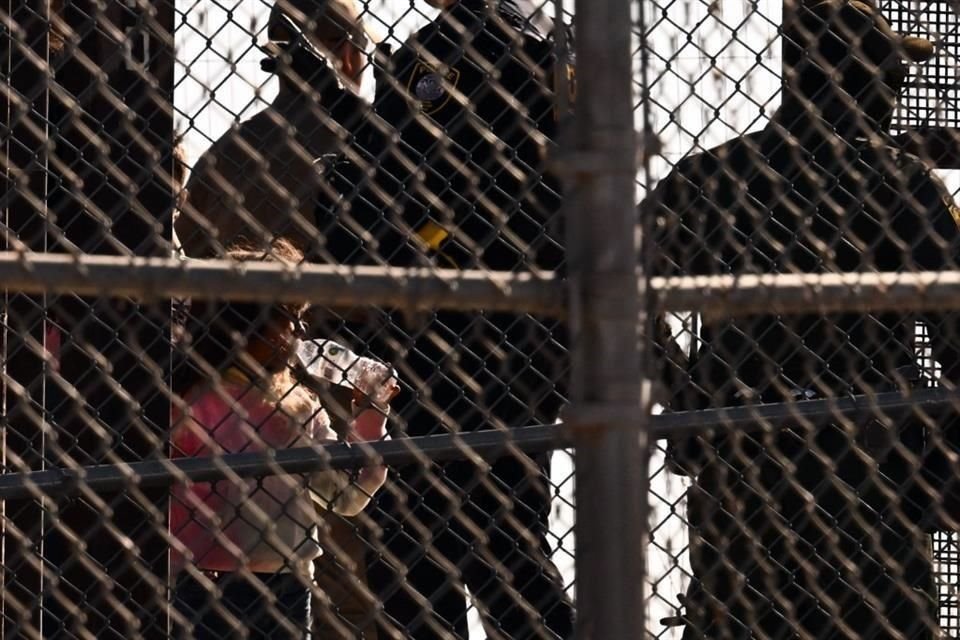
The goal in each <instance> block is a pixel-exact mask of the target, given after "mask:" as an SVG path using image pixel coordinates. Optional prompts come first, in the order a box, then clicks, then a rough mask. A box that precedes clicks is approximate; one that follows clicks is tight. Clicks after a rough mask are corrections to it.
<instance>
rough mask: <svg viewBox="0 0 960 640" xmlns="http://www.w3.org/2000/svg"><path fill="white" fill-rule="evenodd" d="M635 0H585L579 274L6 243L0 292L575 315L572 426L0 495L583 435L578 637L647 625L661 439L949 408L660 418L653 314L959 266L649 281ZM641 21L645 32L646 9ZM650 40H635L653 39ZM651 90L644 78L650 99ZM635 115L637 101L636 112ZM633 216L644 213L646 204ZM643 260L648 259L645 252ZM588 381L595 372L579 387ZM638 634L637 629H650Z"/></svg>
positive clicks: (826, 290) (871, 285)
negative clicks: (652, 451)
mask: <svg viewBox="0 0 960 640" xmlns="http://www.w3.org/2000/svg"><path fill="white" fill-rule="evenodd" d="M634 6H635V5H634V3H632V2H627V1H626V0H606V1H599V0H578V1H577V5H576V20H577V24H576V26H577V42H576V47H577V57H578V59H580V60H589V61H590V65H591V69H590V71H591V72H590V73H586V74H581V76H580V79H579V97H578V102H577V110H576V115H575V119H574V122H575V133H574V135H573V137H572V140H573V141H574V143H573V146H572V148H569V149H565V150H564V152H565V155H564V157H563V159H562V160H563V167H564V172H565V175H566V179H567V180H566V186H567V189H568V192H569V193H570V194H571V195H570V196H569V197H568V203H567V205H566V213H567V217H568V220H569V221H570V224H569V226H570V229H569V231H568V252H569V256H570V259H569V269H568V272H567V280H566V282H564V281H563V280H561V279H560V278H559V277H558V276H556V275H555V274H552V273H542V274H536V275H519V274H507V273H496V272H488V271H447V270H425V269H397V268H388V267H369V268H344V267H324V266H319V265H304V266H301V267H297V268H289V267H284V266H283V265H277V264H268V263H264V264H254V265H246V266H245V267H244V268H243V269H240V268H238V267H237V266H236V265H234V264H231V263H228V262H224V261H189V262H184V261H181V260H177V259H173V258H170V259H163V258H143V257H115V256H97V255H64V254H59V255H58V254H30V253H28V252H22V251H21V252H15V251H11V252H2V253H0V287H3V288H4V289H6V290H9V291H18V292H23V293H32V294H47V293H50V294H53V293H73V294H77V295H91V296H99V295H102V296H131V297H135V298H138V299H151V300H156V299H165V298H170V297H178V296H182V297H187V296H189V297H218V298H227V299H236V300H247V301H268V300H269V301H288V300H289V301H292V300H303V299H310V300H316V301H323V304H324V305H325V306H329V307H337V306H355V305H357V304H373V305H385V306H393V307H397V308H400V309H430V308H438V307H442V308H448V309H487V310H523V311H528V312H531V313H533V312H536V313H540V314H544V315H551V316H559V317H567V318H568V320H569V322H570V324H571V327H572V328H573V337H574V344H575V345H576V346H575V353H574V358H573V363H574V365H573V378H574V385H573V398H572V403H571V407H570V410H569V412H568V414H567V416H566V420H565V423H564V424H563V425H544V426H534V427H528V428H526V429H520V430H517V431H516V432H515V433H507V432H486V433H482V434H467V435H463V436H436V437H432V438H418V439H416V441H414V442H400V441H397V442H392V443H383V444H376V445H372V446H365V447H352V448H351V447H347V446H346V445H342V446H339V447H334V448H330V449H328V450H326V451H323V452H318V451H315V450H312V449H308V450H288V451H284V452H279V453H277V454H275V455H270V456H264V455H252V454H251V455H234V456H223V457H221V458H216V459H206V460H204V459H200V460H180V461H176V462H173V461H169V460H168V461H147V462H142V463H133V464H128V465H106V466H103V467H78V468H75V469H53V470H45V471H39V472H23V473H13V474H5V475H3V476H0V498H14V497H29V496H34V497H38V498H39V497H41V496H44V495H50V494H52V493H70V492H71V491H74V490H76V487H77V486H78V484H79V483H85V484H86V485H88V486H89V487H90V488H91V489H96V488H102V489H117V488H120V487H122V486H124V485H127V484H136V485H142V486H162V485H166V484H169V483H170V482H171V481H173V480H175V479H181V478H191V479H194V480H201V479H204V478H211V477H218V475H219V474H222V469H223V468H225V467H230V468H231V469H232V470H233V471H234V472H236V473H239V474H241V475H244V474H249V475H256V474H258V473H259V474H262V473H269V472H271V471H275V470H278V469H282V470H283V471H287V472H290V471H304V470H308V469H311V470H312V469H318V468H327V467H330V466H349V465H353V464H356V463H357V462H359V461H362V460H365V459H367V458H369V457H371V456H373V457H379V458H381V459H383V460H385V461H386V462H388V463H389V462H400V461H407V460H409V459H411V458H414V457H416V456H419V455H422V456H426V457H429V458H432V459H443V457H444V456H449V455H455V454H456V452H457V451H459V449H458V448H457V447H456V442H455V441H457V440H460V441H462V442H466V443H469V445H470V447H471V449H472V450H473V451H475V452H476V453H477V455H479V456H481V457H482V456H491V457H492V456H496V455H498V454H499V453H501V452H502V451H503V450H504V449H505V448H507V447H517V448H519V449H522V450H526V451H539V450H548V449H555V448H560V447H565V446H569V445H571V444H572V445H573V447H574V448H575V454H576V458H575V460H576V468H577V475H576V492H577V495H578V496H579V497H580V499H579V500H578V517H577V519H576V535H577V540H578V549H577V558H576V567H577V605H578V622H577V624H578V637H582V638H610V639H613V638H634V637H637V632H638V631H637V630H638V629H639V630H643V629H645V628H646V627H645V620H644V611H645V606H644V584H645V581H644V576H645V573H644V560H643V557H644V547H645V544H644V542H643V541H645V540H646V535H647V531H646V530H647V523H646V506H647V505H646V499H645V496H646V495H647V483H648V478H647V475H648V474H647V459H648V445H649V444H650V443H651V442H652V441H653V440H655V439H656V438H657V437H663V436H664V435H667V434H677V433H691V432H702V431H705V430H708V429H714V428H744V427H745V426H746V425H747V424H750V423H757V422H758V421H762V422H763V423H765V424H771V423H777V422H778V421H779V422H783V421H786V420H790V419H794V418H797V417H798V416H803V417H804V418H807V419H814V418H816V417H818V416H819V417H833V416H837V415H841V414H849V413H856V412H858V411H861V412H862V411H876V410H878V409H879V410H883V411H896V410H913V409H916V408H917V407H918V406H921V405H923V406H924V410H927V409H928V408H936V407H947V406H956V405H957V404H958V401H960V396H958V395H957V394H956V393H953V392H945V391H940V390H930V391H919V392H916V393H915V394H913V395H911V396H910V397H905V396H902V395H900V394H893V393H891V394H877V395H876V396H871V397H869V398H867V397H863V398H855V399H848V400H821V401H809V402H801V403H796V404H793V405H790V406H786V405H784V406H777V405H773V406H771V407H765V408H764V409H763V410H762V411H761V410H758V409H756V408H744V409H742V410H740V411H739V412H738V411H737V410H716V411H707V412H689V413H687V414H684V413H678V414H673V415H669V416H654V417H651V416H650V411H651V406H652V398H651V388H650V385H649V384H648V383H647V382H646V381H644V380H643V372H644V370H645V368H644V365H645V361H644V352H645V342H646V340H647V337H646V333H645V331H644V329H645V326H646V322H647V315H646V310H649V309H652V308H653V305H656V307H657V308H658V309H665V310H684V311H699V312H702V313H723V312H726V313H729V312H731V311H732V310H736V312H737V313H742V314H750V313H755V312H760V311H769V310H770V309H774V310H776V311H777V312H779V313H785V314H786V313H791V312H797V311H801V310H802V311H809V310H810V309H811V308H816V309H818V310H822V311H824V312H829V311H839V310H845V311H846V310H862V309H914V310H920V309H941V310H942V309H951V310H958V309H960V272H958V271H953V272H939V273H920V272H918V273H906V274H836V275H801V274H798V275H783V276H745V277H734V276H716V277H710V278H648V277H647V276H646V274H645V273H644V270H643V269H642V267H641V266H640V263H638V261H637V255H638V250H639V249H640V246H639V245H640V241H641V239H640V238H639V237H638V234H637V233H636V227H637V223H638V218H637V215H638V212H637V210H636V208H635V207H634V205H633V201H634V195H635V175H636V171H637V168H638V167H637V166H636V164H637V147H638V145H637V140H636V138H635V136H634V128H635V114H634V111H633V105H634V101H633V99H634V96H633V91H634V84H633V81H632V75H633V65H632V51H633V50H634V48H633V46H632V42H631V39H632V37H633V35H632V28H633V25H634V24H635V20H636V19H637V16H635V15H632V12H631V9H632V8H633V7H634ZM639 21H640V31H641V32H643V31H644V30H645V27H644V20H643V15H642V12H641V13H640V16H639ZM643 46H644V45H643V44H641V48H643ZM643 90H644V87H643V86H641V92H642V91H643ZM642 108H643V107H642ZM640 216H641V220H642V219H643V212H642V211H641V212H640ZM641 262H642V261H641ZM586 381H590V384H587V382H586ZM641 633H643V632H642V631H641Z"/></svg>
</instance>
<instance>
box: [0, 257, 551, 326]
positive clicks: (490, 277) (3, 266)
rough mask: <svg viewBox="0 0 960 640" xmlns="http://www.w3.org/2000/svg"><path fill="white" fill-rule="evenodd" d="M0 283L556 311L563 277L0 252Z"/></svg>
mask: <svg viewBox="0 0 960 640" xmlns="http://www.w3.org/2000/svg"><path fill="white" fill-rule="evenodd" d="M0 288H4V289H8V290H12V291H19V292H22V293H32V294H41V293H67V294H75V295H81V296H100V295H105V296H130V297H134V298H140V299H146V300H150V299H153V300H157V299H165V298H212V299H222V300H235V301H244V302H310V303H313V304H318V305H323V306H325V307H331V308H353V307H357V306H364V305H365V306H371V305H372V306H380V307H392V308H396V309H403V310H415V311H418V310H432V309H461V310H467V309H487V310H491V311H518V310H522V311H528V312H532V313H539V314H544V315H548V316H550V315H552V316H558V315H562V314H563V312H564V296H565V294H564V284H563V283H562V282H560V281H558V280H556V279H555V278H554V277H553V273H552V272H545V273H544V274H543V275H534V274H531V273H509V272H498V271H459V270H455V269H431V268H401V267H372V266H371V267H367V266H360V267H345V266H337V265H318V264H302V265H298V266H289V265H285V264H281V263H277V262H243V263H237V262H234V261H229V260H180V259H177V258H138V257H124V256H103V255H84V256H71V255H66V254H49V253H44V254H33V253H18V252H0Z"/></svg>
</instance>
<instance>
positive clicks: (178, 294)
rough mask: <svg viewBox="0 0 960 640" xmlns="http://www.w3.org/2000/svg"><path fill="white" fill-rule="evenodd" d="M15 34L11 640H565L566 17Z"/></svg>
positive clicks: (182, 20)
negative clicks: (48, 280)
mask: <svg viewBox="0 0 960 640" xmlns="http://www.w3.org/2000/svg"><path fill="white" fill-rule="evenodd" d="M434 4H440V3H434ZM3 15H4V18H5V23H4V24H5V26H6V27H7V30H6V31H5V33H4V38H5V44H6V45H7V50H8V51H9V53H10V55H8V56H5V58H4V59H5V61H6V64H7V69H6V70H7V71H8V72H9V73H7V74H6V77H7V78H8V81H7V83H6V92H5V99H6V101H7V102H6V103H5V104H6V106H7V109H6V110H5V111H4V112H5V114H6V116H5V117H6V120H5V125H6V128H5V129H4V143H5V145H6V153H5V156H4V158H5V160H6V164H5V178H6V180H7V187H8V189H7V190H6V194H7V196H6V198H5V205H4V206H5V209H4V211H5V216H6V218H5V225H6V226H5V229H6V232H7V233H6V236H5V240H6V243H7V244H6V247H5V248H7V249H11V250H16V251H21V252H23V253H22V256H23V261H24V262H23V264H26V265H28V266H27V267H26V272H27V273H29V275H28V276H27V277H28V278H32V277H35V276H36V275H38V274H39V273H40V271H42V270H43V269H44V268H47V267H49V268H50V269H51V271H50V272H48V273H50V274H51V275H52V276H53V278H54V279H55V280H58V279H59V280H60V282H61V284H62V282H63V280H62V278H67V279H69V278H71V277H72V276H70V275H67V274H68V273H70V274H73V275H75V276H77V277H79V278H80V279H82V280H84V281H85V284H84V283H79V282H75V286H60V285H55V286H54V288H53V289H52V290H50V291H51V293H50V294H49V295H46V296H41V297H32V296H28V295H26V294H24V293H20V292H19V289H18V287H17V284H16V283H11V281H9V280H8V281H6V282H5V283H6V284H8V285H10V290H9V291H10V292H9V299H8V302H7V305H6V306H5V311H6V315H5V325H4V328H5V342H4V345H5V365H6V367H5V377H4V390H5V401H6V405H5V406H6V411H5V422H4V426H5V432H4V433H5V449H4V451H5V467H4V472H5V475H4V476H3V478H4V482H6V484H5V485H4V487H5V489H4V490H5V491H6V493H4V498H5V503H4V534H5V538H4V540H5V545H4V556H3V561H2V562H3V567H4V580H5V583H4V586H5V589H4V593H5V595H4V601H3V602H4V604H3V612H4V622H5V625H6V628H5V631H6V632H7V633H9V634H10V635H11V637H13V636H19V635H24V636H33V637H59V636H68V637H72V636H77V637H118V636H128V637H133V636H137V637H139V636H148V637H168V636H170V637H211V636H212V637H234V636H237V637H302V636H304V634H306V633H307V632H308V631H310V630H311V629H312V630H313V631H314V632H315V633H316V634H317V635H318V636H319V637H345V638H346V637H367V638H375V637H418V638H430V637H452V636H453V637H470V636H471V635H473V636H474V637H479V636H480V634H486V635H488V636H490V637H509V638H526V637H529V638H534V637H558V636H559V637H570V636H572V633H573V604H572V581H573V576H572V570H571V569H570V568H569V565H570V558H571V554H572V552H573V546H572V544H573V541H572V532H571V529H572V516H571V514H570V512H569V505H570V500H571V498H570V494H571V491H572V490H571V484H572V479H571V478H572V465H571V463H570V461H569V455H566V456H564V458H565V460H564V462H565V464H563V465H562V467H561V468H559V469H558V470H557V472H556V474H551V467H550V459H551V453H552V451H553V450H554V449H557V448H559V447H562V446H564V445H567V444H568V439H567V438H566V437H565V436H564V435H563V434H562V433H561V431H560V427H559V426H557V425H556V424H555V423H556V422H557V420H558V419H559V417H560V412H561V409H562V408H563V406H564V405H565V403H566V401H567V396H568V392H567V379H568V376H569V367H570V364H569V361H570V358H569V355H568V348H569V337H568V330H567V326H566V324H565V321H564V315H565V312H564V308H563V304H562V299H561V296H560V295H558V292H559V291H562V284H561V283H560V282H559V281H558V280H557V279H556V278H555V277H554V272H556V271H559V270H561V268H562V266H563V262H564V253H565V250H564V247H565V245H566V242H565V238H564V226H563V225H562V224H561V220H560V207H561V195H560V194H561V192H562V190H561V184H560V179H559V177H558V176H557V175H556V174H555V172H554V171H552V170H551V168H550V167H549V166H548V163H549V162H552V161H553V160H554V159H555V157H556V155H557V144H558V143H557V141H558V139H559V137H560V133H561V130H562V129H563V128H564V127H565V126H566V125H567V123H568V121H569V114H570V103H571V99H572V97H573V89H574V81H575V76H574V73H573V67H572V61H573V56H572V53H570V52H571V51H572V47H573V46H574V41H573V38H572V34H573V30H572V24H571V15H570V14H569V13H568V12H565V11H564V10H563V8H562V7H554V6H553V5H544V6H538V5H536V4H534V3H526V2H523V3H512V2H504V3H500V4H494V3H485V2H467V1H464V2H458V3H452V4H451V6H447V7H445V8H443V10H442V11H438V8H437V7H431V6H429V4H427V3H419V2H418V3H412V2H410V3H406V6H405V7H404V6H398V5H397V4H396V3H389V4H388V3H380V4H376V3H371V4H369V5H368V4H366V3H360V2H352V1H347V0H339V1H337V2H314V1H306V0H290V1H285V2H284V1H282V2H279V3H276V4H272V3H263V2H260V1H259V0H257V1H254V2H242V3H236V4H231V5H229V6H228V5H224V4H222V3H216V2H199V3H177V4H176V5H175V4H174V3H173V2H164V3H160V4H159V5H158V4H157V3H139V2H124V3H120V2H117V3H113V2H110V3H105V4H104V3H85V2H82V1H79V0H78V1H68V2H51V3H40V5H38V6H21V5H14V4H8V6H5V7H4V14H3ZM188 169H189V171H188ZM111 255H114V256H119V257H120V258H121V260H120V261H117V260H110V259H109V256H111ZM61 257H62V258H63V260H64V261H63V262H58V260H60V259H61ZM138 257H139V258H143V259H142V260H139V261H137V260H135V259H134V258H138ZM151 259H152V261H151ZM200 259H218V260H220V261H221V262H216V263H212V265H211V264H209V263H204V264H205V265H206V266H204V265H203V264H201V263H200V262H198V261H199V260H200ZM223 261H225V262H223ZM11 264H13V263H11ZM208 268H209V269H210V270H211V271H210V272H209V273H210V276H209V277H208V276H205V275H204V273H205V272H204V269H208ZM98 269H103V271H102V272H101V271H98ZM118 270H119V271H118ZM151 270H155V271H151ZM294 272H295V273H296V275H293V274H294ZM95 273H102V274H103V280H99V284H97V285H94V286H91V284H90V280H89V279H90V278H91V277H92V278H94V279H99V276H96V275H94V274H95ZM120 273H123V274H124V277H121V278H118V275H120ZM149 273H154V274H155V275H154V276H150V275H149ZM136 274H140V275H143V276H144V278H145V279H140V278H139V276H138V275H136ZM231 274H232V275H233V276H236V277H238V278H240V280H238V281H237V284H238V286H237V288H235V289H234V290H233V291H226V290H224V289H223V286H225V285H226V281H227V280H229V277H230V276H231ZM257 274H259V276H258V275H257ZM311 274H312V275H313V276H315V284H316V285H317V286H320V287H321V288H323V287H324V286H328V287H329V286H331V285H333V286H332V288H331V289H328V290H336V291H340V293H339V294H335V297H325V296H324V295H323V294H319V293H317V292H319V291H320V289H316V288H315V289H313V293H310V292H309V290H310V287H311V285H309V283H308V280H309V279H310V276H311ZM365 276H370V277H369V278H367V279H366V280H364V277H365ZM411 276H413V277H414V278H415V281H414V282H411V281H410V280H409V278H410V277H411ZM218 277H219V279H218ZM258 277H259V278H260V282H261V284H260V292H259V293H257V292H256V290H257V286H258V285H256V284H255V282H256V280H257V278H258ZM354 277H359V278H360V280H359V281H358V285H357V286H359V287H361V288H363V287H364V286H370V285H373V286H374V287H375V288H377V287H379V291H380V293H379V294H378V293H373V294H372V295H373V297H372V298H368V297H367V296H365V295H364V294H361V293H360V289H356V288H354V289H353V290H352V291H351V284H350V280H351V279H352V278H354ZM291 278H293V279H296V280H297V281H298V282H299V283H302V284H303V287H301V288H299V289H298V288H297V287H291V286H289V285H290V283H291ZM177 280H180V283H181V284H184V282H185V280H186V281H191V282H192V284H190V285H189V286H185V287H183V286H177V285H175V284H174V285H173V286H171V283H174V282H176V281H177ZM204 281H206V284H204ZM284 282H286V283H287V286H288V289H287V290H286V292H283V291H281V289H282V288H283V285H282V283H284ZM362 282H366V283H367V285H363V284H360V283H362ZM418 282H419V283H420V285H421V286H418V285H417V283H418ZM121 283H122V284H121ZM323 283H326V285H324V284H323ZM376 283H380V284H379V285H377V284H376ZM21 284H22V283H21ZM556 285H560V287H561V288H560V289H558V288H557V286H556ZM116 286H121V287H123V291H120V290H118V289H117V288H115V287H116ZM226 286H227V287H228V288H229V285H226ZM272 287H273V289H272ZM275 287H280V289H276V288H275ZM431 287H432V288H433V291H434V293H433V294H430V293H429V290H430V288H431ZM26 288H27V289H28V290H31V287H30V286H27V287H26ZM471 289H473V291H474V293H473V294H471V293H470V290H471ZM481 289H483V290H485V291H486V294H483V295H481V296H480V297H477V296H476V295H475V294H476V293H479V291H480V290H481ZM32 290H33V291H35V289H32ZM370 291H373V290H372V289H369V290H368V292H370ZM524 291H527V292H528V294H529V295H524V293H523V292H524ZM343 292H346V295H344V293H343ZM511 292H512V293H511ZM100 293H102V294H103V295H99V296H98V295H97V294H100ZM123 295H128V296H129V297H127V298H123V297H122V296H123ZM458 297H459V298H460V302H456V299H457V298H458ZM484 297H485V298H486V301H485V300H484V299H483V298H484ZM521 297H522V298H524V300H525V302H524V303H519V302H517V299H519V298H521ZM168 298H172V300H168ZM538 299H539V300H540V301H541V302H540V303H536V302H534V301H535V300H538ZM431 300H432V301H431ZM545 310H546V312H544V311H545ZM437 436H440V437H439V440H438V439H437ZM391 446H392V447H393V448H391ZM377 456H381V457H379V458H378V457H377ZM554 504H556V505H558V508H559V509H560V511H559V512H558V513H563V514H564V517H557V515H556V514H554V512H553V511H552V506H553V505H554ZM554 558H557V559H562V560H565V561H566V565H567V567H568V568H567V570H566V572H565V573H564V574H561V572H560V571H559V570H558V569H557V566H556V562H555V561H554Z"/></svg>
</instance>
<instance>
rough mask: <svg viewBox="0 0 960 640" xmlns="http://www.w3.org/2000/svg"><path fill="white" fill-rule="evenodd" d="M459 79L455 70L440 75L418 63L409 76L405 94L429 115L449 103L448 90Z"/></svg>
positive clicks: (458, 73) (431, 68) (458, 74)
mask: <svg viewBox="0 0 960 640" xmlns="http://www.w3.org/2000/svg"><path fill="white" fill-rule="evenodd" d="M459 79H460V72H459V71H458V70H457V69H448V70H447V71H446V73H441V72H440V71H438V70H437V69H434V68H433V67H430V66H428V65H426V64H423V63H422V62H419V63H417V66H416V68H414V70H413V73H412V74H411V75H410V81H409V82H408V83H407V92H408V93H410V94H411V95H412V96H414V97H415V98H416V99H417V100H418V101H419V102H420V109H421V110H422V111H423V112H424V113H426V114H427V115H430V114H433V113H436V112H437V111H439V110H440V109H442V108H443V107H444V106H445V105H446V104H447V102H449V101H450V90H451V89H453V88H454V87H456V86H457V81H458V80H459Z"/></svg>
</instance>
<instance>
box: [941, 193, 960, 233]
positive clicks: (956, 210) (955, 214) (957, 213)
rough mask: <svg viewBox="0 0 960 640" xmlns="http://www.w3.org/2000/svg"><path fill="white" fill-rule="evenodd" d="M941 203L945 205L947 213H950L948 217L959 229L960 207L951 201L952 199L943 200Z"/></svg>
mask: <svg viewBox="0 0 960 640" xmlns="http://www.w3.org/2000/svg"><path fill="white" fill-rule="evenodd" d="M943 203H944V204H945V205H947V211H949V212H950V217H951V218H953V221H954V222H955V223H956V225H957V227H958V228H960V207H958V206H957V203H956V202H954V201H953V198H944V199H943Z"/></svg>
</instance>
